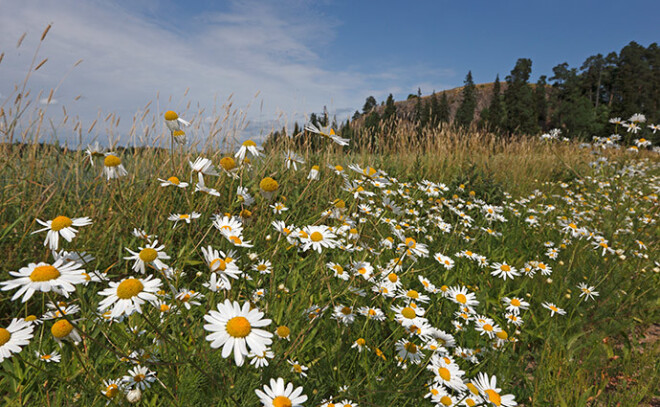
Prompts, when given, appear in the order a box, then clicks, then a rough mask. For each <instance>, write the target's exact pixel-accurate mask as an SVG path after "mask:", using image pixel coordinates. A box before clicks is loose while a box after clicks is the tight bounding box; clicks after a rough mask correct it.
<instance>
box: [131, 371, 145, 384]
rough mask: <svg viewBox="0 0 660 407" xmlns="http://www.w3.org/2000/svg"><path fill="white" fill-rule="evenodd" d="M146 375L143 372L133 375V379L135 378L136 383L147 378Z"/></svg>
mask: <svg viewBox="0 0 660 407" xmlns="http://www.w3.org/2000/svg"><path fill="white" fill-rule="evenodd" d="M145 377H146V376H145V375H144V374H142V373H138V374H136V375H135V376H133V380H135V383H140V382H141V381H142V380H144V379H145Z"/></svg>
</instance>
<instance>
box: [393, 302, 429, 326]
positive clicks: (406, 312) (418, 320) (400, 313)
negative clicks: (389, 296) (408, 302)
mask: <svg viewBox="0 0 660 407" xmlns="http://www.w3.org/2000/svg"><path fill="white" fill-rule="evenodd" d="M392 311H394V312H395V313H396V314H395V315H394V319H396V321H397V322H399V323H400V324H401V325H403V326H404V327H408V326H411V325H416V326H419V325H422V324H423V323H425V322H427V320H426V318H422V317H423V316H424V312H423V310H421V309H419V308H414V307H411V306H407V307H401V306H398V305H393V306H392Z"/></svg>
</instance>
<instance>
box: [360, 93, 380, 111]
mask: <svg viewBox="0 0 660 407" xmlns="http://www.w3.org/2000/svg"><path fill="white" fill-rule="evenodd" d="M376 106H378V102H377V101H376V98H375V97H373V96H369V97H368V98H367V100H365V102H364V106H362V113H363V114H367V113H369V112H371V110H372V109H373V108H374V107H376Z"/></svg>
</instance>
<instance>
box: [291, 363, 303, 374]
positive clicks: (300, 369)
mask: <svg viewBox="0 0 660 407" xmlns="http://www.w3.org/2000/svg"><path fill="white" fill-rule="evenodd" d="M293 371H294V372H296V373H302V366H300V365H299V364H297V363H296V364H295V365H293Z"/></svg>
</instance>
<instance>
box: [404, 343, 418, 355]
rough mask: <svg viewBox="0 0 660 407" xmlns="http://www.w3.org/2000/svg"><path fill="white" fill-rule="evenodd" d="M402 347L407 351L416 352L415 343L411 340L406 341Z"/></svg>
mask: <svg viewBox="0 0 660 407" xmlns="http://www.w3.org/2000/svg"><path fill="white" fill-rule="evenodd" d="M403 348H404V349H405V350H406V352H408V353H417V345H415V344H414V343H412V342H407V343H406V344H405V345H403Z"/></svg>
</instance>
